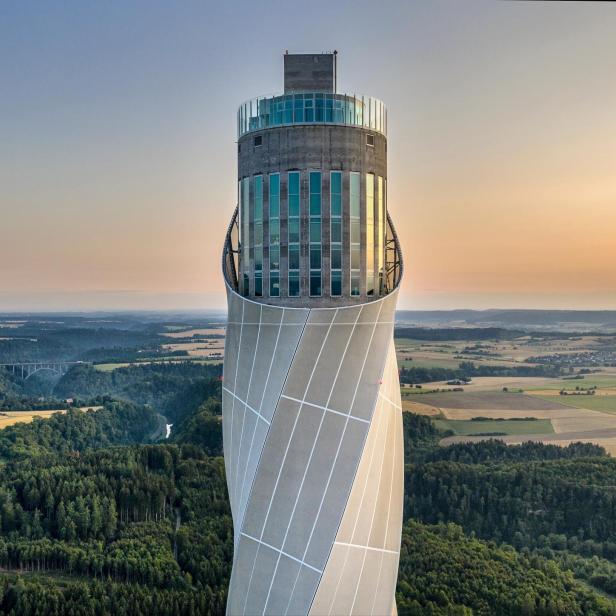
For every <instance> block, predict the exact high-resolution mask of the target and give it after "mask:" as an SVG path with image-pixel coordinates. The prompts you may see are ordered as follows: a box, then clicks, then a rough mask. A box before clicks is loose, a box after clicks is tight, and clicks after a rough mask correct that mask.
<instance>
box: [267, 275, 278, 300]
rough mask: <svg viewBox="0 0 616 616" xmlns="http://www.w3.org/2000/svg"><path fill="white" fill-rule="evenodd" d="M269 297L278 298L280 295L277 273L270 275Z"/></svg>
mask: <svg viewBox="0 0 616 616" xmlns="http://www.w3.org/2000/svg"><path fill="white" fill-rule="evenodd" d="M269 294H270V297H278V296H279V295H280V277H279V275H278V273H271V274H270V291H269Z"/></svg>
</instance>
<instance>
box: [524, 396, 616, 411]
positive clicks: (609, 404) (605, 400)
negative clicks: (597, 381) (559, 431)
mask: <svg viewBox="0 0 616 616" xmlns="http://www.w3.org/2000/svg"><path fill="white" fill-rule="evenodd" d="M534 397H535V398H541V399H542V400H546V401H549V402H558V403H560V404H564V405H565V406H572V407H573V408H576V409H588V410H590V411H601V412H603V413H611V414H614V415H616V396H597V395H594V396H537V395H534Z"/></svg>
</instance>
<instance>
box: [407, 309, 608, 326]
mask: <svg viewBox="0 0 616 616" xmlns="http://www.w3.org/2000/svg"><path fill="white" fill-rule="evenodd" d="M396 320H397V322H398V324H399V325H420V326H428V327H441V326H449V327H451V326H454V327H507V328H524V329H548V330H554V329H557V330H563V331H585V330H589V331H604V332H605V331H613V332H616V310H497V309H493V310H399V311H398V312H397V313H396Z"/></svg>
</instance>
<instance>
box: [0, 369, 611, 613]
mask: <svg viewBox="0 0 616 616" xmlns="http://www.w3.org/2000/svg"><path fill="white" fill-rule="evenodd" d="M219 377H220V367H217V366H198V365H194V364H193V365H185V364H180V365H175V364H151V365H140V366H134V367H129V368H119V369H117V370H114V371H113V372H97V371H95V370H94V369H93V368H92V367H90V366H78V367H76V368H74V369H73V370H72V371H71V372H69V373H68V374H67V375H65V377H64V378H63V379H62V380H61V381H60V383H58V385H57V388H58V391H59V392H62V394H63V395H64V394H66V395H69V394H70V395H72V396H75V397H77V398H79V399H81V400H84V401H85V400H87V401H88V403H92V404H93V403H94V402H97V403H98V404H97V405H96V406H99V405H100V406H101V408H100V409H98V410H92V411H89V412H81V411H79V410H70V411H69V412H68V413H66V414H63V415H60V414H58V415H55V416H54V417H53V418H51V419H49V420H35V421H34V422H33V423H32V424H18V425H15V426H12V427H10V428H6V429H4V430H2V431H0V614H8V615H12V616H43V615H44V616H48V615H49V616H52V615H53V616H56V615H57V616H60V615H69V616H71V615H83V616H90V615H94V614H117V615H124V614H131V615H134V616H140V615H141V614H143V615H146V614H147V615H148V616H151V615H152V614H157V615H158V614H162V615H169V616H171V615H191V616H192V615H201V614H223V613H224V606H225V601H226V589H227V585H228V581H229V574H230V566H231V560H232V553H233V535H232V522H231V516H230V511H229V505H228V501H227V493H226V483H225V475H224V464H223V460H222V457H221V453H222V432H221V421H220V412H221V407H220V385H221V383H220V378H219ZM9 385H10V384H9ZM161 415H164V416H165V417H166V418H168V420H169V421H172V422H173V424H174V426H173V431H172V436H171V438H170V439H168V440H166V441H162V442H153V441H154V440H155V439H156V438H158V437H159V431H158V427H159V424H160V417H161ZM442 436H443V433H442V432H441V431H439V430H438V429H437V428H436V427H435V425H434V424H433V422H432V421H431V420H430V419H428V418H426V417H421V416H418V415H413V414H411V413H405V414H404V440H405V462H406V501H405V518H406V521H405V525H404V531H403V537H402V551H401V561H400V577H399V585H398V591H397V602H398V607H399V613H400V614H401V615H404V614H408V615H419V614H421V615H423V614H428V615H431V614H432V615H456V614H458V615H470V614H478V615H486V616H487V615H488V614H497V615H498V614H503V615H514V614H537V615H539V614H541V615H544V614H545V615H554V614H556V615H563V616H565V615H567V616H568V615H570V614H573V615H577V614H579V615H583V614H584V615H586V614H591V615H592V614H596V615H606V616H607V615H616V607H615V603H614V601H613V599H612V598H611V597H612V595H615V594H616V535H615V531H616V523H615V522H614V520H616V516H615V515H614V513H615V512H616V511H615V510H616V491H615V490H616V488H615V487H614V486H615V485H616V481H615V480H614V479H615V478H616V463H615V461H614V460H612V459H611V458H610V457H608V456H607V455H606V453H605V451H604V450H603V449H601V448H600V447H596V446H594V445H582V444H576V445H571V446H569V447H566V448H561V447H556V446H546V445H540V444H530V443H528V444H525V445H522V446H519V447H515V448H511V447H507V446H505V445H504V444H503V443H500V442H498V441H488V442H485V443H475V444H470V445H454V446H450V447H446V448H441V447H439V446H438V442H439V440H440V439H441V438H442ZM597 589H599V590H601V591H602V593H603V594H599V592H597Z"/></svg>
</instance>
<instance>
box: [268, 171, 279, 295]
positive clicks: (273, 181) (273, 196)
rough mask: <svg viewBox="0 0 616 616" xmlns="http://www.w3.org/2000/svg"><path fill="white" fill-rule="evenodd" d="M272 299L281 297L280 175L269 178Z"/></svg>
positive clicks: (270, 291) (275, 174) (270, 293)
mask: <svg viewBox="0 0 616 616" xmlns="http://www.w3.org/2000/svg"><path fill="white" fill-rule="evenodd" d="M269 270H270V288H269V295H270V297H278V296H279V295H280V174H279V173H272V174H271V175H270V176H269Z"/></svg>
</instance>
